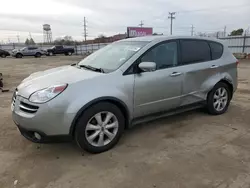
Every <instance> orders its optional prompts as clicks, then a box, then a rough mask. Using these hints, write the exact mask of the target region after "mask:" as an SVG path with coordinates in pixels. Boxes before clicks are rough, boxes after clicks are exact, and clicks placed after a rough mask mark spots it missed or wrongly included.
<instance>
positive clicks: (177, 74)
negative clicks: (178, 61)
mask: <svg viewBox="0 0 250 188" xmlns="http://www.w3.org/2000/svg"><path fill="white" fill-rule="evenodd" d="M181 74H182V73H181V72H173V73H172V74H170V76H171V77H175V76H180V75H181Z"/></svg>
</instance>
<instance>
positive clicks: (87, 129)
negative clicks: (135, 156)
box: [11, 36, 238, 153]
mask: <svg viewBox="0 0 250 188" xmlns="http://www.w3.org/2000/svg"><path fill="white" fill-rule="evenodd" d="M237 64H238V62H237V60H236V59H235V57H234V56H233V55H232V53H231V52H230V51H229V50H228V48H227V47H226V46H225V45H223V44H222V43H220V42H219V41H217V40H213V39H211V38H195V37H163V36H160V37H159V36H155V37H140V38H131V39H126V40H121V41H119V42H115V43H113V44H111V45H108V46H106V47H104V48H102V49H101V50H99V51H97V52H95V53H93V54H91V55H90V56H88V57H87V58H85V59H83V60H82V61H80V62H79V63H77V64H73V65H69V66H63V67H58V68H54V69H50V70H47V71H43V72H37V73H34V74H31V75H30V76H29V77H28V78H26V79H24V80H23V81H22V83H21V84H20V85H19V86H18V87H17V89H16V91H15V93H14V95H13V101H12V104H11V108H12V112H13V113H12V115H13V120H14V122H15V123H16V125H17V126H18V128H19V130H20V132H21V134H22V135H23V136H24V137H26V138H27V139H29V140H31V141H33V142H40V143H41V142H50V141H52V140H53V138H56V139H63V140H64V139H74V140H75V141H76V142H77V144H78V145H79V146H80V147H81V148H82V149H85V150H87V151H89V152H92V153H99V152H103V151H106V150H108V149H110V148H112V147H113V146H114V145H116V144H117V142H118V140H119V139H120V137H121V135H122V133H123V131H124V129H126V128H129V127H131V126H132V125H135V124H138V123H141V122H145V121H149V120H152V119H156V118H160V117H164V116H168V115H172V114H176V113H180V112H183V111H187V110H190V109H194V108H200V107H206V108H207V111H208V112H209V113H210V114H213V115H219V114H223V113H224V112H226V111H227V109H228V106H229V103H230V101H231V99H232V97H233V93H234V91H235V90H236V88H237Z"/></svg>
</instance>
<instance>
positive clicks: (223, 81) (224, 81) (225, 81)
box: [218, 79, 234, 100]
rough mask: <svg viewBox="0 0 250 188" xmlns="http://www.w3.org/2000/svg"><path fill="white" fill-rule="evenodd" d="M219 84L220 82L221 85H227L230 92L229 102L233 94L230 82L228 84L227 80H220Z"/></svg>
mask: <svg viewBox="0 0 250 188" xmlns="http://www.w3.org/2000/svg"><path fill="white" fill-rule="evenodd" d="M219 82H222V83H225V84H227V85H228V88H229V90H230V100H231V99H232V97H233V93H234V87H233V84H232V82H230V81H229V80H227V79H221V80H220V81H219ZM219 82H218V83H219Z"/></svg>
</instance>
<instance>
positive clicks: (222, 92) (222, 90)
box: [207, 82, 232, 115]
mask: <svg viewBox="0 0 250 188" xmlns="http://www.w3.org/2000/svg"><path fill="white" fill-rule="evenodd" d="M231 95H232V93H231V92H230V90H229V87H228V85H227V84H225V83H223V82H219V83H217V84H216V85H215V86H214V88H213V89H212V90H211V91H210V93H209V94H208V98H207V109H208V112H209V113H210V114H213V115H220V114H223V113H225V112H226V111H227V109H228V106H229V104H230V100H231Z"/></svg>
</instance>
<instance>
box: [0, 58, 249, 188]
mask: <svg viewBox="0 0 250 188" xmlns="http://www.w3.org/2000/svg"><path fill="white" fill-rule="evenodd" d="M79 59H81V57H77V56H72V57H68V56H67V57H64V56H57V57H43V58H40V59H36V58H23V59H14V58H6V59H0V72H2V73H3V74H4V81H5V83H4V84H5V86H6V87H7V88H9V89H10V90H11V91H10V92H7V93H0V112H1V113H0V143H1V144H0V187H1V188H10V187H18V188H83V187H93V188H99V187H100V188H103V187H105V188H115V187H119V188H132V187H133V188H137V187H142V188H149V187H164V188H166V187H167V188H172V187H173V188H179V187H180V188H186V187H190V188H196V187H197V188H203V187H204V188H205V187H207V188H211V187H216V188H238V187H242V188H248V187H249V186H250V145H249V143H250V129H249V123H250V115H249V114H250V74H249V72H250V61H241V63H240V65H239V87H238V90H237V92H236V94H235V95H234V98H233V101H232V103H231V106H230V108H229V110H228V112H227V113H226V114H224V115H221V116H210V115H208V114H206V113H204V112H202V111H201V110H195V111H191V112H187V113H183V114H180V115H176V116H172V117H168V118H164V119H161V120H157V121H153V122H150V123H146V124H142V125H138V126H136V127H134V128H132V129H130V130H128V131H126V132H125V134H124V136H123V137H122V139H121V141H120V142H119V144H118V145H117V146H116V147H115V148H114V149H112V150H110V151H108V152H105V153H102V154H97V155H91V154H88V153H86V152H82V151H80V150H79V149H78V148H77V146H75V145H74V144H73V143H62V144H46V145H40V144H34V143H31V142H29V141H27V140H26V139H25V138H23V137H22V136H21V135H20V133H19V132H18V130H17V128H16V126H15V125H14V123H13V122H12V119H11V112H10V102H11V96H12V91H13V90H14V88H15V87H16V86H17V85H18V84H19V83H20V81H21V80H22V79H23V78H25V77H27V76H28V75H29V74H30V73H32V72H35V71H41V70H45V69H48V68H52V67H56V66H60V65H65V64H70V63H73V62H77V60H79ZM14 182H15V185H14Z"/></svg>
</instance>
